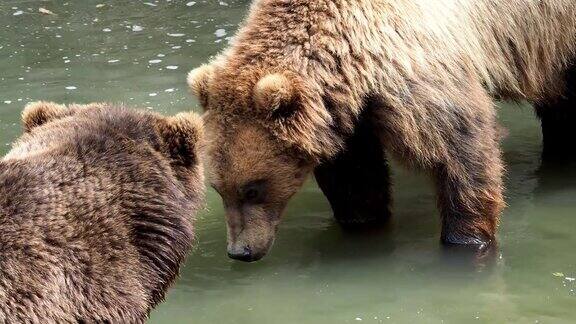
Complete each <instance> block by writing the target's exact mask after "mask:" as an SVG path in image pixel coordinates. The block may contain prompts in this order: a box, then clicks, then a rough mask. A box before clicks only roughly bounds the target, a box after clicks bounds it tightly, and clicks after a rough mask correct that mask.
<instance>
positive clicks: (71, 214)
mask: <svg viewBox="0 0 576 324" xmlns="http://www.w3.org/2000/svg"><path fill="white" fill-rule="evenodd" d="M23 122H24V128H25V130H26V134H24V135H23V136H22V137H21V138H20V139H19V140H18V141H17V142H16V143H15V145H14V147H13V149H12V150H11V151H10V152H9V153H8V154H7V155H6V156H5V157H4V158H3V159H2V160H0V222H1V226H0V227H1V228H2V235H1V236H0V269H2V271H1V273H0V322H7V323H23V322H35V323H78V322H81V323H86V322H89V323H92V322H112V323H120V322H123V323H127V322H130V323H135V322H144V321H145V319H146V318H147V317H148V314H149V312H150V310H151V309H152V308H153V307H154V306H155V305H156V304H157V303H159V302H160V301H162V300H163V298H164V294H165V293H166V291H167V289H168V287H169V286H170V285H171V284H172V282H173V281H174V279H175V278H176V276H177V274H178V271H179V267H180V265H181V264H182V263H183V261H184V258H185V256H186V254H187V252H188V251H189V249H190V247H191V244H192V239H193V235H192V234H193V232H192V230H193V228H192V215H194V213H195V212H196V211H197V210H198V208H199V207H200V206H201V204H202V200H203V186H204V185H203V174H202V167H201V164H200V163H199V160H198V154H199V149H200V142H199V141H200V137H201V135H202V128H201V124H200V123H199V118H198V117H197V116H195V115H193V114H181V115H177V116H175V117H170V118H165V117H162V116H160V115H156V114H151V113H147V112H139V111H136V110H132V109H127V108H123V107H114V106H109V105H106V104H90V105H71V106H68V107H67V106H64V105H57V104H54V103H46V102H39V103H34V104H31V105H29V106H27V107H26V109H25V111H24V113H23Z"/></svg>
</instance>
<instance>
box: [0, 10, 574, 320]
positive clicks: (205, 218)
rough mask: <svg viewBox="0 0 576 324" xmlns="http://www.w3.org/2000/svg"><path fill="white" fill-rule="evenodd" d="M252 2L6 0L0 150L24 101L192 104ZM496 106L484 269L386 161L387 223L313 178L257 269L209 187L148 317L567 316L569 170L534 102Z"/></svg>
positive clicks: (570, 290)
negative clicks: (358, 216)
mask: <svg viewBox="0 0 576 324" xmlns="http://www.w3.org/2000/svg"><path fill="white" fill-rule="evenodd" d="M98 4H105V5H104V6H103V7H101V8H97V5H98ZM187 4H189V5H187ZM248 5H249V1H247V0H242V1H230V0H224V1H222V2H219V1H201V0H198V1H196V2H192V1H154V0H150V1H126V0H123V1H85V0H82V1H80V0H76V1H72V0H70V1H36V0H35V1H22V0H20V1H14V0H3V1H1V2H0V153H2V154H4V153H5V152H6V151H7V150H8V149H9V144H10V143H11V141H12V140H14V139H15V138H16V137H17V136H18V134H19V133H20V128H19V126H18V125H19V124H18V123H19V115H20V111H21V109H22V108H23V106H24V105H25V103H26V102H29V101H32V100H38V99H44V100H52V101H57V102H90V101H112V102H124V103H126V104H128V105H133V106H139V107H143V108H148V109H152V110H155V111H159V112H162V113H168V114H172V113H175V112H177V111H181V110H186V109H194V110H197V109H198V108H197V103H196V102H195V101H194V100H193V99H192V98H191V97H190V96H189V94H188V92H187V89H186V85H185V82H184V79H185V73H186V72H187V71H188V70H189V69H191V68H193V67H195V66H197V65H199V64H200V63H201V62H204V61H206V60H207V59H208V58H209V57H210V56H211V55H214V54H215V53H217V52H218V51H219V50H220V49H222V48H223V47H224V46H225V45H226V43H227V37H229V36H231V35H232V34H233V32H234V30H235V29H236V26H237V24H238V23H239V22H240V21H241V19H242V17H243V15H244V14H245V13H246V10H247V8H248ZM39 7H44V8H46V9H49V10H52V11H53V12H54V13H56V14H57V16H44V15H40V14H38V8H39ZM20 13H21V14H20ZM500 115H501V120H502V123H503V125H505V126H506V127H507V128H508V129H509V136H508V137H507V138H506V139H505V140H504V150H505V159H506V162H507V165H508V174H507V180H506V182H507V188H508V189H507V192H506V196H507V202H508V205H509V206H508V208H507V209H506V211H505V212H504V215H503V217H502V225H501V227H500V232H499V242H500V245H499V251H498V254H497V256H496V259H495V261H494V262H493V263H491V264H488V265H478V264H476V265H473V264H472V263H471V262H470V261H469V260H468V258H466V256H465V255H461V254H456V253H453V252H446V251H444V250H443V249H442V248H441V246H440V244H439V243H438V241H439V217H438V212H437V210H436V208H435V202H434V194H433V190H432V186H431V185H430V183H429V181H428V180H427V179H426V177H424V176H423V175H417V174H414V173H412V172H407V171H405V170H403V169H402V168H400V167H397V166H394V168H393V172H394V182H395V187H394V199H395V204H394V218H393V220H392V221H391V224H390V225H389V226H388V227H386V228H384V229H380V230H375V231H372V232H369V233H348V232H344V231H342V230H341V229H340V227H338V226H337V225H336V224H335V223H334V221H333V220H332V218H331V215H330V208H329V206H328V204H327V202H326V201H325V199H324V197H323V195H322V194H321V192H320V191H319V189H318V188H317V187H316V185H315V184H314V182H313V181H310V182H309V183H308V184H307V185H306V187H305V188H304V190H302V191H301V192H300V194H299V195H298V196H297V197H296V198H295V199H294V200H293V201H292V202H291V204H290V206H289V209H288V211H287V213H286V215H285V220H284V222H283V224H282V225H281V228H280V231H279V236H278V240H277V241H276V244H275V247H274V248H273V250H272V252H271V253H270V254H269V255H268V256H267V257H266V258H265V259H263V260H262V261H260V262H257V263H253V264H244V263H239V262H235V261H232V260H229V259H228V258H227V257H226V242H225V227H224V215H223V210H222V207H221V202H220V199H219V197H218V196H217V195H216V194H215V193H214V192H213V191H210V192H209V193H208V208H207V210H206V211H205V212H203V213H202V215H200V217H199V220H198V222H197V226H196V231H197V241H196V244H195V249H194V251H193V252H192V253H191V254H190V257H189V258H188V262H187V264H186V266H185V267H184V269H183V271H182V275H181V278H180V279H179V281H178V283H177V284H176V286H175V287H174V288H173V289H172V290H171V291H170V293H169V295H168V298H167V300H166V302H165V303H163V304H162V305H160V306H159V307H158V308H157V309H156V310H155V311H154V312H153V313H152V317H151V320H150V322H151V323H224V324H225V323H357V322H361V323H380V322H383V323H388V322H390V323H414V322H422V323H467V322H473V321H476V322H479V323H488V322H489V323H504V322H507V323H508V322H515V323H536V322H538V323H571V322H574V321H575V320H576V293H575V289H576V281H573V280H572V279H571V278H572V277H576V253H575V252H576V233H575V232H576V172H575V171H574V169H571V170H570V169H568V170H555V171H544V170H541V168H540V150H541V144H540V142H541V136H540V132H539V128H538V122H537V120H536V119H535V118H534V116H533V113H532V111H531V110H530V108H529V107H521V106H516V105H503V107H502V109H501V110H500ZM0 230H1V229H0ZM553 273H562V274H563V275H564V277H561V276H555V275H553ZM557 275H559V274H557Z"/></svg>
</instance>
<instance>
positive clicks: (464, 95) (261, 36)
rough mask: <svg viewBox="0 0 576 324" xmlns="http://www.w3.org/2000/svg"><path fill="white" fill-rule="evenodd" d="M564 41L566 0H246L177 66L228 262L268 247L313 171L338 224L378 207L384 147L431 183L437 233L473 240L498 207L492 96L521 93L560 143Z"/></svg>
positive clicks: (566, 131)
mask: <svg viewBox="0 0 576 324" xmlns="http://www.w3.org/2000/svg"><path fill="white" fill-rule="evenodd" d="M575 49H576V1H573V0H541V1H525V0H477V1H443V0H421V1H413V0H396V1H374V0H359V1H344V0H311V1H310V0H291V1H287V0H257V1H256V2H255V3H254V4H253V5H252V7H251V9H250V14H249V16H248V18H247V20H246V21H245V23H244V24H243V26H242V27H241V28H240V30H239V31H238V33H237V35H236V36H235V38H234V39H233V41H232V43H231V46H230V47H229V48H228V49H227V50H226V51H224V52H223V53H222V54H221V55H219V56H218V57H217V58H216V59H215V60H214V61H213V62H212V63H210V64H209V65H205V66H202V67H200V68H197V69H195V70H193V71H192V72H191V73H190V74H189V76H188V83H189V85H190V86H191V88H192V89H193V92H194V93H195V94H196V95H197V97H198V98H199V101H200V102H201V105H202V106H203V107H204V109H205V111H206V114H205V120H204V122H205V127H206V129H207V133H209V135H208V137H209V140H210V141H211V142H212V144H211V147H210V148H209V149H208V150H209V153H208V155H209V157H210V158H211V164H212V167H213V170H212V172H211V177H212V183H213V185H214V187H215V188H216V190H218V192H220V194H221V195H222V197H223V200H224V204H225V206H226V212H227V222H228V234H229V235H228V236H229V237H228V239H229V247H228V249H229V254H230V256H231V257H233V258H236V259H241V260H247V261H251V260H257V259H259V258H261V257H262V256H263V255H264V254H266V252H267V251H268V249H269V248H270V246H271V244H272V242H273V239H274V237H275V232H276V228H277V225H278V223H279V221H280V216H281V213H282V210H283V209H284V207H285V206H286V203H287V201H288V199H289V198H290V197H291V196H292V195H293V194H294V193H295V192H296V191H297V190H298V188H299V187H300V186H301V185H302V183H303V181H304V179H305V177H306V175H308V174H309V173H312V172H313V171H314V172H315V173H316V178H317V180H318V182H319V184H320V187H321V188H322V189H324V192H325V193H326V194H327V196H328V199H329V200H330V202H332V206H333V208H334V212H335V215H336V216H337V218H338V219H339V220H340V221H341V222H358V221H362V219H361V217H362V213H367V214H368V215H366V218H367V219H368V220H377V219H378V218H379V215H378V214H381V215H384V214H386V213H387V206H388V201H389V195H388V192H389V189H388V172H387V170H386V168H387V163H386V157H385V156H384V151H386V152H388V153H391V154H393V155H394V156H395V157H397V158H398V159H399V160H400V161H402V162H404V164H406V165H408V166H410V167H414V168H418V169H422V170H426V171H428V172H429V174H431V176H432V177H433V179H434V182H435V184H436V187H437V196H438V206H439V209H440V214H441V217H442V234H441V238H442V241H443V242H446V243H452V244H463V245H470V246H475V247H484V246H487V245H488V243H490V242H492V241H494V235H495V230H496V227H497V224H498V218H499V214H500V213H501V211H502V208H503V206H504V201H503V194H502V191H503V183H502V177H503V169H504V168H503V165H502V161H501V153H500V149H499V135H498V126H497V121H496V109H495V105H494V99H511V100H518V101H520V100H527V101H529V102H532V103H535V104H536V105H537V106H538V112H539V115H540V117H541V118H542V124H543V126H544V138H545V142H546V144H547V145H548V144H549V143H556V145H554V146H555V147H557V148H558V149H559V150H560V151H566V150H565V149H563V144H562V143H563V141H565V140H566V138H567V137H568V136H570V138H572V137H573V136H572V134H571V132H572V131H571V125H572V123H573V120H574V119H572V118H571V117H572V116H574V117H576V111H575V110H574V109H573V108H574V107H571V106H572V105H573V104H574V103H575V102H576V100H575V98H576V92H575V90H576V84H574V83H570V82H565V81H566V80H567V78H568V77H569V74H570V67H571V66H572V64H574V60H575V59H576V55H575ZM570 103H572V104H570ZM209 146H210V145H209ZM570 151H574V150H570ZM351 211H357V212H351ZM347 217H350V218H351V219H350V220H347V219H346V218H347Z"/></svg>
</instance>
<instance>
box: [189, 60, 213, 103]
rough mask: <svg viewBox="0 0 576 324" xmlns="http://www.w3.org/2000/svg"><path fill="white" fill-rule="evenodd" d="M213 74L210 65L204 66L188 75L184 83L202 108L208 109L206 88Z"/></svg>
mask: <svg viewBox="0 0 576 324" xmlns="http://www.w3.org/2000/svg"><path fill="white" fill-rule="evenodd" d="M213 73H214V68H213V67H212V66H211V65H208V64H204V65H202V66H200V67H197V68H195V69H194V70H192V71H190V73H188V77H187V78H186V81H187V82H188V86H189V87H190V89H191V90H192V93H193V94H194V95H195V96H196V98H198V100H199V101H200V104H201V105H202V108H204V110H206V109H208V87H209V86H210V80H211V79H212V75H213Z"/></svg>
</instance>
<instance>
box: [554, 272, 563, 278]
mask: <svg viewBox="0 0 576 324" xmlns="http://www.w3.org/2000/svg"><path fill="white" fill-rule="evenodd" d="M552 275H553V276H554V277H564V274H563V273H562V272H554V273H553V274H552Z"/></svg>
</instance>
